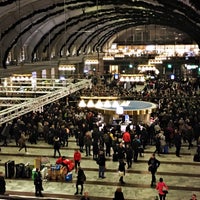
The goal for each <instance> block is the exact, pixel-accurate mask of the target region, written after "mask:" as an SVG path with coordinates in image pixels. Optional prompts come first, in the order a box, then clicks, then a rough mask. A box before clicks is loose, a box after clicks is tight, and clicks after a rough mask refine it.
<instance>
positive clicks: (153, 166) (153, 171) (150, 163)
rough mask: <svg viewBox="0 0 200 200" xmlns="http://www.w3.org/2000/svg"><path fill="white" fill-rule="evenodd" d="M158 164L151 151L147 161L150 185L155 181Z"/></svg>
mask: <svg viewBox="0 0 200 200" xmlns="http://www.w3.org/2000/svg"><path fill="white" fill-rule="evenodd" d="M159 166H160V161H159V160H158V159H156V157H155V154H154V153H153V154H152V156H151V158H150V159H149V161H148V170H149V171H150V172H151V175H152V178H151V187H153V185H154V184H155V183H156V175H155V174H156V172H157V169H158V167H159Z"/></svg>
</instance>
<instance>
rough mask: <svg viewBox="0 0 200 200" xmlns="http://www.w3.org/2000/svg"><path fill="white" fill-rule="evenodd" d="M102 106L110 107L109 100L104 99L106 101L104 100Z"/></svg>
mask: <svg viewBox="0 0 200 200" xmlns="http://www.w3.org/2000/svg"><path fill="white" fill-rule="evenodd" d="M104 107H105V108H110V107H111V103H110V101H108V100H106V101H105V102H104Z"/></svg>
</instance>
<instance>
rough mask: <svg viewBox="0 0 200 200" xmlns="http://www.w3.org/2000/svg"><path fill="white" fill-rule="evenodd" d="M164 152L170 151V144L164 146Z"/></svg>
mask: <svg viewBox="0 0 200 200" xmlns="http://www.w3.org/2000/svg"><path fill="white" fill-rule="evenodd" d="M163 153H165V154H167V153H169V146H168V145H165V146H164V148H163Z"/></svg>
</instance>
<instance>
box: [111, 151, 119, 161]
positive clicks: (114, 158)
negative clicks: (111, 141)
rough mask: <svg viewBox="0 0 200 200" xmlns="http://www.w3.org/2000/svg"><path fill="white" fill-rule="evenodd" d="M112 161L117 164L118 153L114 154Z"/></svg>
mask: <svg viewBox="0 0 200 200" xmlns="http://www.w3.org/2000/svg"><path fill="white" fill-rule="evenodd" d="M112 160H113V162H117V161H118V154H117V153H114V154H113V158H112Z"/></svg>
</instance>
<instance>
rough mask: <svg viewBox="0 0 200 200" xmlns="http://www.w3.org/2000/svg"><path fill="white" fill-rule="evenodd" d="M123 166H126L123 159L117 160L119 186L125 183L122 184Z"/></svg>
mask: <svg viewBox="0 0 200 200" xmlns="http://www.w3.org/2000/svg"><path fill="white" fill-rule="evenodd" d="M125 166H126V163H125V162H124V159H121V160H119V167H118V171H119V177H120V178H119V182H120V183H121V184H125V182H124V176H125Z"/></svg>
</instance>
